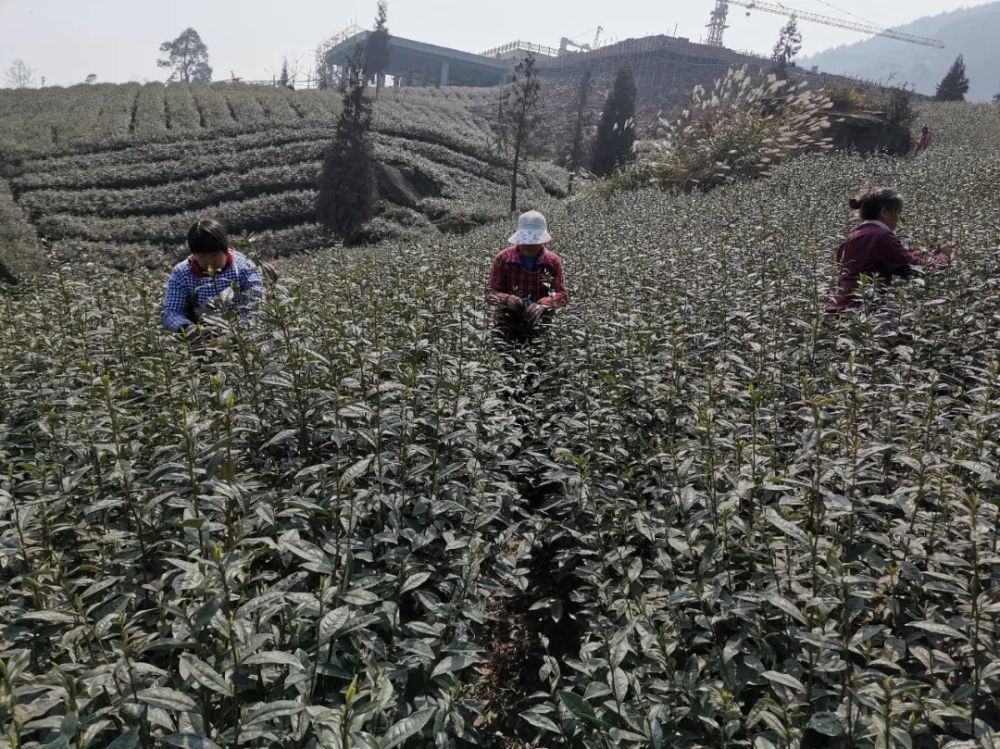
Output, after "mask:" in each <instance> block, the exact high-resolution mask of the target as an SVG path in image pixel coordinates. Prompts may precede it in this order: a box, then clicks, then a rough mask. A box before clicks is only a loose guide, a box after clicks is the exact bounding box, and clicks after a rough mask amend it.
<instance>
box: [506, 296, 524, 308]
mask: <svg viewBox="0 0 1000 749" xmlns="http://www.w3.org/2000/svg"><path fill="white" fill-rule="evenodd" d="M503 306H504V307H506V308H507V309H509V310H510V311H511V312H522V311H524V302H522V301H521V298H520V297H518V296H515V295H514V294H508V295H507V298H506V299H505V300H504V303H503Z"/></svg>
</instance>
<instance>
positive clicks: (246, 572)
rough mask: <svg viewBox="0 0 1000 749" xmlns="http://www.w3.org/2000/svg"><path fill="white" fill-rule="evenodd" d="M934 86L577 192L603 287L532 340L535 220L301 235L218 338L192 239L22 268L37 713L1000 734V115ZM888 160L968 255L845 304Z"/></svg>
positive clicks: (15, 570) (443, 740)
mask: <svg viewBox="0 0 1000 749" xmlns="http://www.w3.org/2000/svg"><path fill="white" fill-rule="evenodd" d="M922 106H926V105H922ZM921 120H922V121H927V122H928V123H929V124H930V126H931V127H933V128H934V130H935V132H936V133H938V134H939V135H940V136H941V138H940V144H939V146H938V147H936V148H935V149H931V150H930V151H928V152H927V153H925V154H923V155H922V156H921V158H920V159H916V160H902V159H883V158H862V157H858V156H852V155H843V154H832V155H831V154H816V155H813V156H808V157H806V158H801V159H794V160H790V161H788V162H786V163H783V164H780V165H778V166H776V167H775V168H774V170H773V172H774V173H773V174H772V175H770V176H769V177H764V178H762V179H761V180H759V181H756V182H752V183H749V182H748V183H739V184H732V185H726V186H722V187H720V188H719V189H717V190H713V191H711V192H709V193H704V194H702V193H697V192H696V193H693V194H690V195H672V194H664V193H663V192H661V191H659V190H644V191H639V192H634V193H629V194H628V195H613V196H611V197H610V198H609V199H605V198H602V197H600V196H593V195H590V196H587V195H584V196H580V197H578V198H576V199H575V200H573V201H567V202H566V203H564V204H562V206H560V207H553V209H552V210H551V211H549V218H550V223H551V225H552V227H553V231H554V233H555V235H556V237H557V242H558V244H557V245H556V247H558V249H559V251H560V252H561V253H562V255H563V257H564V259H565V260H566V265H567V273H568V279H569V283H570V290H571V292H572V294H573V302H572V304H571V306H570V307H569V308H568V309H567V310H566V312H565V314H564V315H562V316H561V317H560V318H559V319H557V321H556V327H555V329H554V330H553V331H552V335H550V336H549V337H548V339H547V340H545V341H543V342H540V345H539V346H537V347H534V348H531V349H528V350H526V351H523V352H519V353H517V354H515V355H513V356H510V357H504V356H501V355H499V354H497V353H495V352H494V351H493V350H492V349H491V348H489V347H484V345H483V337H484V334H485V333H486V331H485V330H484V325H485V322H484V320H485V319H486V315H485V311H484V309H483V307H482V280H483V278H484V277H485V274H486V270H487V266H488V263H489V261H490V259H491V257H492V255H493V254H494V252H495V251H496V249H497V248H498V244H499V243H500V242H501V241H502V239H503V237H504V236H506V232H508V231H509V229H510V226H509V221H507V220H505V221H503V222H502V223H499V224H495V225H491V226H487V227H483V228H481V229H477V230H474V231H471V232H469V233H468V234H466V235H464V236H462V237H455V238H451V237H444V238H441V240H440V241H437V242H423V241H409V240H403V241H398V242H395V241H394V242H391V243H389V244H387V245H383V246H380V247H377V248H364V249H363V250H362V249H347V250H344V251H342V252H338V253H336V254H333V253H317V254H315V255H313V256H311V257H309V256H301V257H297V258H294V259H289V260H286V261H285V262H284V263H283V264H282V266H281V279H282V282H281V284H277V285H276V284H274V283H273V282H269V296H268V301H267V302H266V304H265V305H264V307H263V309H262V311H261V318H260V320H259V321H258V322H257V324H256V325H255V326H248V327H237V328H234V329H233V330H232V331H231V334H229V335H223V336H221V337H220V338H218V339H216V340H207V341H201V342H187V341H183V340H178V339H175V338H173V337H171V336H168V335H166V334H164V333H163V332H162V331H160V330H159V329H158V327H157V319H156V316H157V305H158V303H159V301H160V299H161V295H162V285H163V280H164V273H163V272H162V270H160V271H157V272H155V273H150V272H146V271H143V270H141V269H140V270H132V271H131V272H129V273H127V274H113V273H109V272H108V270H107V268H106V265H105V264H102V265H101V266H100V267H98V268H94V269H89V270H88V269H87V268H85V267H83V266H82V265H81V264H79V263H77V264H75V265H73V266H72V267H71V271H72V272H67V271H66V270H64V269H63V268H62V267H61V266H60V265H59V264H53V265H51V266H49V267H48V269H47V273H48V275H47V276H46V277H45V278H44V279H43V281H44V282H43V283H39V284H37V285H35V284H28V285H27V286H28V288H26V289H25V290H24V293H21V294H18V295H16V296H9V297H6V296H3V297H0V371H3V372H4V374H5V376H4V377H2V378H0V464H2V465H3V466H4V471H3V473H2V474H0V734H2V735H3V737H4V738H3V741H4V742H7V743H10V744H11V745H12V746H19V747H25V749H28V748H29V747H32V746H55V747H59V746H71V747H88V748H89V747H115V748H119V749H120V747H149V749H154V748H156V747H170V746H182V747H184V746H188V747H212V746H220V747H222V746H228V747H232V746H242V747H248V748H249V749H270V747H276V746H281V747H298V746H301V747H324V746H337V747H346V746H354V747H359V746H372V747H376V746H384V747H387V746H396V747H409V746H417V747H419V746H441V747H453V748H454V749H460V748H463V747H471V746H484V747H489V746H505V745H506V746H515V745H518V744H519V743H520V744H522V745H528V746H532V745H533V746H551V747H556V746H567V747H593V748H594V749H599V748H600V749H610V748H611V747H623V748H625V747H627V748H629V749H633V748H634V749H638V748H639V747H642V748H643V749H645V748H646V747H678V748H679V749H688V748H691V749H693V748H694V747H706V746H710V747H721V746H723V745H725V746H728V747H733V748H735V747H756V748H760V749H768V748H769V747H772V746H773V747H794V746H799V747H803V746H817V745H829V744H833V745H839V746H855V747H865V748H866V749H868V748H871V749H874V748H875V747H888V746H894V747H905V746H908V745H912V746H914V747H924V746H927V747H931V746H941V747H945V746H949V747H952V749H954V748H956V747H963V746H969V747H971V746H976V747H990V746H993V745H995V744H996V738H995V737H996V733H997V731H998V730H1000V714H998V713H997V704H998V703H1000V700H998V694H1000V670H998V669H997V667H996V660H997V653H998V649H997V648H998V641H997V632H998V631H997V627H996V617H997V611H998V603H1000V588H998V579H997V570H996V559H997V557H996V552H995V549H996V548H997V546H996V545H997V543H998V535H997V534H998V528H1000V523H998V521H1000V517H998V514H1000V507H998V500H997V497H998V494H1000V493H998V485H997V482H998V478H997V476H998V473H1000V445H998V432H997V429H996V423H997V414H1000V387H998V382H1000V346H998V343H997V336H996V322H995V319H996V309H997V306H998V304H1000V285H998V284H997V283H996V282H995V280H994V279H996V278H998V277H1000V258H998V256H997V253H996V249H995V248H996V231H995V226H994V224H993V219H992V217H991V214H990V206H989V205H983V198H982V196H983V195H989V190H990V189H991V188H992V186H993V185H995V184H996V181H997V178H998V175H1000V166H998V164H1000V161H998V160H997V159H994V158H984V153H988V154H995V153H996V152H997V150H998V149H1000V130H998V125H997V122H998V121H997V119H996V117H995V113H994V112H993V111H992V108H991V107H989V106H986V107H981V108H965V107H957V106H937V105H932V106H926V108H925V109H924V110H922V112H921ZM965 136H968V137H969V138H970V140H969V141H967V142H965V141H962V140H961V138H962V137H965ZM970 144H971V145H970ZM871 182H876V183H881V184H891V185H893V186H895V187H897V188H898V189H899V190H900V191H901V192H902V194H904V195H905V196H906V199H907V219H908V220H907V223H906V224H905V225H904V232H905V234H906V236H905V237H904V238H905V239H906V240H907V241H912V242H915V243H917V244H918V245H926V244H927V243H929V242H930V241H933V240H936V239H943V240H945V241H950V242H952V243H954V244H955V245H957V246H958V247H959V248H960V250H959V252H958V254H957V256H956V262H955V263H954V265H953V266H952V267H951V268H949V269H948V270H947V271H946V272H943V273H939V274H938V273H935V274H928V275H927V276H924V277H922V278H917V279H914V280H913V281H911V282H909V283H907V284H905V285H900V286H898V287H893V288H892V289H891V291H890V293H889V295H888V296H887V297H883V298H882V299H881V300H878V299H876V298H874V297H872V298H871V299H870V304H869V305H868V306H867V307H866V308H865V309H863V310H861V311H859V312H857V313H851V314H846V315H842V316H835V317H828V316H823V315H822V314H821V313H820V309H821V308H822V304H823V301H824V297H825V294H826V293H827V291H828V290H829V288H830V285H831V284H832V281H833V279H834V274H835V267H834V262H833V251H834V247H835V246H836V241H837V240H836V238H837V237H838V236H840V235H842V234H843V233H844V232H845V231H846V230H847V229H848V227H849V226H850V224H851V217H850V215H849V211H848V210H847V209H846V206H845V204H844V203H845V200H844V198H845V197H846V196H848V195H850V194H852V193H853V192H855V191H856V190H857V189H858V188H859V187H862V186H864V185H867V184H869V183H871ZM242 242H243V244H242V246H243V247H244V249H247V250H248V251H250V252H251V253H253V247H248V246H247V244H246V240H245V239H244V240H242ZM58 244H61V243H58ZM105 247H106V246H105ZM57 249H58V248H57ZM104 251H105V252H106V253H107V250H106V249H105V250H104ZM115 252H116V254H117V252H118V249H117V248H116V251H115ZM609 258H610V259H611V260H612V262H609ZM108 259H110V258H108Z"/></svg>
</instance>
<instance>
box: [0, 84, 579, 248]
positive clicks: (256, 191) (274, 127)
mask: <svg viewBox="0 0 1000 749" xmlns="http://www.w3.org/2000/svg"><path fill="white" fill-rule="evenodd" d="M61 94H62V97H63V98H61V99H60V98H59V93H52V92H50V90H49V89H44V90H42V91H40V92H37V91H36V92H27V93H25V92H9V91H7V92H2V93H0V143H3V144H7V145H6V150H5V151H4V153H5V158H6V161H7V168H6V173H7V176H8V183H7V186H6V187H5V188H4V190H5V192H3V193H0V204H2V205H6V206H7V209H6V212H7V214H8V219H7V225H8V226H12V225H13V224H14V220H15V218H17V220H18V221H19V222H20V224H21V229H20V230H19V235H20V236H21V237H22V239H21V241H22V242H27V241H28V240H27V239H24V237H25V236H26V235H28V234H32V233H33V234H35V235H37V236H38V237H43V238H45V239H47V240H49V241H52V242H58V243H59V246H60V247H61V248H62V251H63V256H64V257H67V258H77V257H83V258H88V259H95V258H98V257H100V256H101V255H102V254H103V253H104V251H105V250H106V248H107V247H109V246H114V247H115V248H116V252H115V257H116V260H115V262H117V263H119V264H120V265H122V267H124V266H126V265H127V266H129V267H134V265H135V263H136V262H149V263H152V264H156V265H159V264H162V262H163V260H164V255H165V254H166V255H167V256H169V255H170V254H171V253H172V251H173V248H175V247H176V246H177V244H178V243H179V242H180V240H181V239H182V237H183V234H184V232H185V231H186V228H187V227H188V226H190V224H191V223H192V222H193V221H194V220H195V219H196V218H198V217H201V216H206V215H210V216H214V217H217V218H220V219H221V220H223V221H224V222H226V223H227V224H228V225H229V226H230V227H231V229H232V230H233V231H234V233H239V232H243V231H248V232H256V233H258V234H259V235H260V236H259V242H258V247H259V249H260V250H261V251H262V252H264V253H265V254H268V255H274V254H289V253H293V252H296V251H300V250H303V249H309V248H314V247H318V246H321V245H324V244H330V243H331V241H333V240H332V239H331V238H330V237H329V236H325V235H324V234H323V233H322V232H321V231H320V230H319V228H318V227H317V226H316V225H315V224H314V223H313V205H314V203H315V197H316V192H315V187H314V186H315V184H316V178H317V176H318V173H319V165H320V162H321V159H322V155H323V153H324V151H325V149H326V147H327V146H328V144H329V142H330V139H331V138H332V135H333V123H334V121H335V119H336V115H337V111H338V108H339V97H338V96H337V95H336V94H335V93H333V92H320V91H308V92H292V91H288V90H283V89H274V88H265V87H247V86H166V87H164V86H158V87H153V86H142V87H136V86H120V87H114V86H103V87H76V88H74V89H69V90H66V91H63V92H61ZM32 95H34V98H32ZM467 99H469V97H466V96H464V95H463V93H462V92H456V93H454V94H450V93H449V94H436V93H432V92H430V91H419V90H407V91H405V92H398V93H396V94H395V95H392V94H390V95H387V96H386V97H384V99H383V101H382V102H380V103H379V104H378V105H377V106H376V117H375V129H376V133H375V137H374V146H375V154H376V158H377V159H378V160H379V162H381V164H382V167H381V170H382V174H381V177H380V183H382V185H381V186H382V188H383V195H384V196H385V197H386V198H387V205H386V209H385V211H384V213H383V214H382V215H381V216H379V217H378V218H377V219H376V220H375V221H374V222H373V224H372V227H371V233H372V234H373V235H374V236H376V237H381V238H388V237H393V236H402V235H405V234H415V233H420V232H422V231H426V230H428V229H433V227H434V226H438V227H440V228H443V229H445V230H461V231H464V230H467V229H468V228H470V227H471V226H474V225H476V224H478V223H482V222H484V221H487V220H490V219H491V218H495V217H498V216H500V215H503V214H504V212H505V202H504V195H505V193H506V191H507V190H508V187H507V185H508V184H509V166H508V164H507V162H506V160H505V159H504V158H503V157H502V156H498V155H497V152H496V148H495V144H494V143H493V141H492V136H491V131H490V128H489V124H488V123H487V122H486V121H485V120H484V119H483V118H482V117H480V116H478V115H476V114H475V112H474V110H473V108H472V107H470V106H468V103H469V102H468V101H467ZM60 101H61V102H62V104H63V106H62V109H61V110H60V109H58V108H57V106H56V102H60ZM127 101H131V105H132V107H133V108H132V109H131V110H130V111H129V115H128V117H124V115H122V112H123V111H124V109H128V107H124V104H125V102H127ZM29 105H31V106H29ZM32 106H33V107H34V109H32ZM123 107H124V109H123ZM25 109H27V110H28V112H29V113H28V114H25V113H24V111H23V110H25ZM181 112H184V113H185V114H184V116H181ZM223 114H225V116H223ZM109 118H110V119H109ZM126 120H127V122H126ZM20 128H29V130H28V131H27V132H30V133H32V134H33V137H29V138H27V139H20V140H19V135H18V133H19V132H20ZM12 143H16V145H11V144H12ZM564 187H565V175H564V174H562V173H561V172H560V170H558V169H556V168H555V167H551V166H547V165H545V164H542V163H535V164H532V165H530V166H529V167H528V169H527V170H526V172H525V175H524V177H523V181H522V188H523V189H524V191H525V192H524V199H525V201H526V202H530V203H536V202H539V201H543V200H545V199H546V198H547V197H549V196H551V195H563V194H564ZM11 201H13V202H15V203H16V204H17V205H16V206H13V205H11ZM9 231H11V232H13V229H9Z"/></svg>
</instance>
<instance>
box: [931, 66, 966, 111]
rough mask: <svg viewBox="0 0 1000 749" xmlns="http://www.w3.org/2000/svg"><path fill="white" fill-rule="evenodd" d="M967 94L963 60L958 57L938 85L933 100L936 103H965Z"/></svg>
mask: <svg viewBox="0 0 1000 749" xmlns="http://www.w3.org/2000/svg"><path fill="white" fill-rule="evenodd" d="M968 92H969V79H968V78H967V77H966V75H965V58H964V57H963V56H962V55H959V56H958V57H956V58H955V62H953V63H952V65H951V69H950V70H949V71H948V72H947V73H946V74H945V77H944V78H942V79H941V82H940V83H939V84H938V87H937V93H935V94H934V98H935V99H937V100H938V101H965V95H966V94H967V93H968Z"/></svg>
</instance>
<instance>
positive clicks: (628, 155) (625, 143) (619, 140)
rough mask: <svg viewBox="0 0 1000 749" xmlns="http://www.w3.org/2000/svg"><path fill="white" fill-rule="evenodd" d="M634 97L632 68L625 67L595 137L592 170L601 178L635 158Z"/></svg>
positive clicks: (610, 93) (611, 92) (619, 74)
mask: <svg viewBox="0 0 1000 749" xmlns="http://www.w3.org/2000/svg"><path fill="white" fill-rule="evenodd" d="M635 97H636V88H635V78H634V77H633V75H632V69H631V68H629V67H628V66H623V67H621V68H619V69H618V73H617V74H616V75H615V81H614V84H612V86H611V91H610V92H608V98H607V100H606V101H605V103H604V109H603V110H602V111H601V119H600V122H599V123H598V125H597V136H596V137H595V138H594V144H593V150H592V153H591V158H590V169H591V171H592V172H593V173H594V174H596V175H597V176H599V177H607V176H608V175H610V174H612V173H613V172H614V171H615V170H617V169H619V168H621V167H622V166H624V165H626V164H628V163H631V161H632V160H633V158H634V154H633V150H632V147H633V145H634V144H635Z"/></svg>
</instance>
